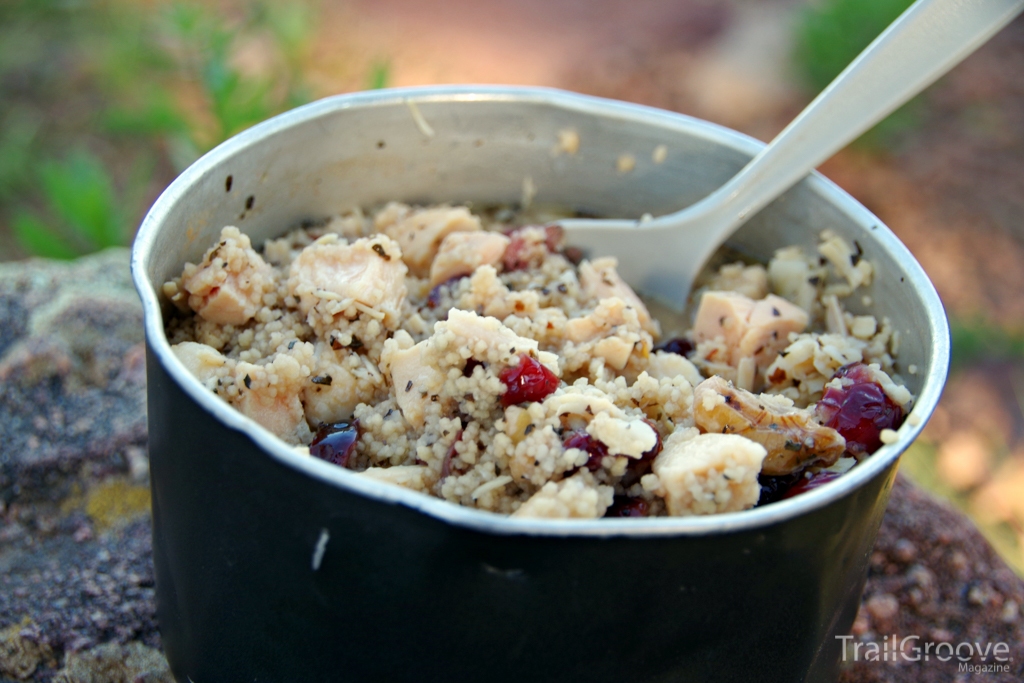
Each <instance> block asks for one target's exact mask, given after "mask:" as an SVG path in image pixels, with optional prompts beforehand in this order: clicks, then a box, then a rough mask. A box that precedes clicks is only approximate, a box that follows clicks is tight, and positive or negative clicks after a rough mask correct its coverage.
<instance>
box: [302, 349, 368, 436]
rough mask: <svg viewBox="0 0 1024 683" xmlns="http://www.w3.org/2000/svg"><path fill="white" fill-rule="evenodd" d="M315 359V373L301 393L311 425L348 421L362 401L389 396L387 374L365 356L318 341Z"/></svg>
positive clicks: (307, 418) (307, 419)
mask: <svg viewBox="0 0 1024 683" xmlns="http://www.w3.org/2000/svg"><path fill="white" fill-rule="evenodd" d="M314 359H315V366H314V367H313V372H312V373H311V374H310V377H309V379H308V381H307V382H306V383H305V385H304V386H303V389H302V393H301V399H302V404H303V406H305V412H306V421H307V422H308V423H309V424H310V426H311V427H314V428H315V427H316V425H318V424H320V423H325V424H327V423H332V422H344V421H346V420H349V419H351V417H352V413H353V412H354V411H355V409H356V406H357V405H359V404H360V403H373V402H374V401H379V400H383V399H384V398H385V397H386V396H387V387H386V385H385V382H384V377H383V376H382V375H381V373H380V370H378V369H377V367H376V365H374V363H373V361H372V360H370V359H369V358H367V357H366V356H360V355H359V354H356V353H354V352H352V351H349V350H347V349H340V350H335V349H333V348H331V346H330V344H327V343H324V342H317V343H316V352H315V355H314Z"/></svg>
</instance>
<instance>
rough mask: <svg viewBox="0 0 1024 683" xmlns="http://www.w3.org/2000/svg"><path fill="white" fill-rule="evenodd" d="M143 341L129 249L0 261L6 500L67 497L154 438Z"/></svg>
mask: <svg viewBox="0 0 1024 683" xmlns="http://www.w3.org/2000/svg"><path fill="white" fill-rule="evenodd" d="M142 341H143V332H142V308H141V304H140V303H139V301H138V297H137V296H136V294H135V290H134V288H133V286H132V283H131V278H130V275H129V272H128V252H127V250H124V249H111V250H107V251H104V252H102V253H99V254H96V255H93V256H89V257H87V258H83V259H80V260H78V261H75V262H71V263H64V262H53V261H41V260H35V261H25V262H18V263H6V264H0V501H2V502H3V503H4V504H10V503H11V502H12V501H14V500H15V499H20V500H22V501H24V500H29V499H31V498H32V497H33V496H36V495H42V496H49V497H53V496H54V495H56V496H58V497H59V496H60V495H63V494H64V493H65V492H66V491H65V489H64V488H62V487H60V486H57V485H56V484H57V483H58V482H59V481H62V480H67V479H68V476H69V475H70V476H71V477H72V478H73V476H74V474H75V473H76V472H77V471H78V469H79V468H80V467H81V466H82V465H83V464H85V463H91V464H92V466H94V467H97V468H99V469H103V468H106V469H108V470H116V469H118V468H119V467H120V466H121V460H123V450H124V449H125V448H126V447H128V446H131V445H139V444H143V443H144V442H145V436H146V413H145V406H146V398H145V348H144V346H143V344H142Z"/></svg>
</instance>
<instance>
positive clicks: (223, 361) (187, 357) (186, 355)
mask: <svg viewBox="0 0 1024 683" xmlns="http://www.w3.org/2000/svg"><path fill="white" fill-rule="evenodd" d="M171 351H173V352H174V355H175V356H177V357H178V360H180V361H181V362H182V364H183V365H184V366H185V368H186V369H187V370H188V371H189V372H191V373H192V374H193V375H195V377H196V379H198V380H199V381H200V382H202V383H203V384H204V385H206V388H207V389H213V388H214V385H215V384H216V382H217V375H218V370H220V369H221V368H225V367H227V366H228V363H229V362H228V359H227V358H226V357H225V356H224V355H223V354H222V353H221V352H220V351H217V350H216V349H214V348H212V347H210V346H207V345H206V344H200V343H198V342H181V343H180V344H175V345H174V346H172V347H171Z"/></svg>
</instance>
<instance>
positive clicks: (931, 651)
mask: <svg viewBox="0 0 1024 683" xmlns="http://www.w3.org/2000/svg"><path fill="white" fill-rule="evenodd" d="M854 638H855V637H854V636H849V635H847V636H836V640H839V641H841V642H842V644H843V661H844V662H930V661H939V662H953V661H955V662H957V664H958V667H957V668H958V670H959V671H961V672H967V673H1010V664H1011V663H1012V662H1013V658H1012V657H1011V656H1010V646H1009V644H1007V643H977V642H962V643H947V642H939V643H936V642H934V641H925V640H922V639H921V637H920V636H904V637H903V638H899V637H897V636H895V635H892V636H886V637H885V638H883V639H882V642H881V643H879V642H876V641H871V642H866V643H865V642H860V641H857V640H854Z"/></svg>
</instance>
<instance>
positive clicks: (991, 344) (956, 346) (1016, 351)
mask: <svg viewBox="0 0 1024 683" xmlns="http://www.w3.org/2000/svg"><path fill="white" fill-rule="evenodd" d="M950 337H951V339H952V347H953V354H952V355H953V358H952V365H953V368H954V369H958V368H961V367H964V366H967V365H971V364H973V363H978V362H980V361H989V362H1000V361H1024V331H1021V330H1010V329H1006V328H1003V327H1000V326H998V325H994V324H992V323H990V322H986V321H983V320H957V319H953V320H952V321H951V322H950Z"/></svg>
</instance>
